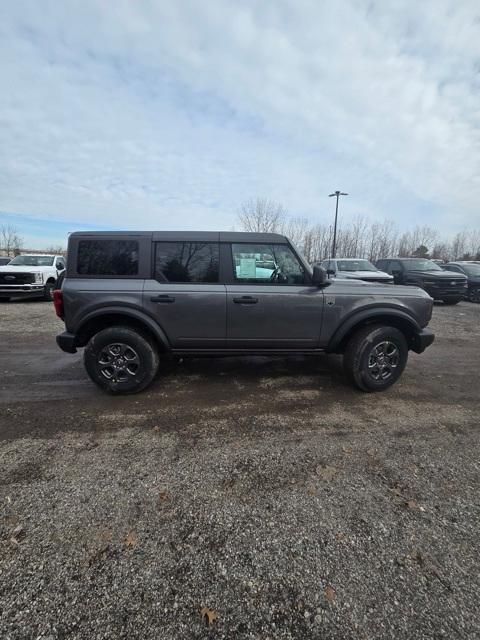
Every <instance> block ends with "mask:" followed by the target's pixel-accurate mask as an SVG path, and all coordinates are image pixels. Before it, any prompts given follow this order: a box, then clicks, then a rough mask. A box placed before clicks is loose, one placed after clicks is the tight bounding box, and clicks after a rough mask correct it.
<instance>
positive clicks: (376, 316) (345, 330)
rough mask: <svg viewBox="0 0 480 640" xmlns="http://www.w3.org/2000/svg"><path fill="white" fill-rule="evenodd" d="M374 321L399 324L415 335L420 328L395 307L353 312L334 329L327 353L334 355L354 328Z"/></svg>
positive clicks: (415, 321) (406, 314) (414, 321)
mask: <svg viewBox="0 0 480 640" xmlns="http://www.w3.org/2000/svg"><path fill="white" fill-rule="evenodd" d="M376 320H378V321H379V322H380V321H381V320H383V321H386V322H388V320H393V321H394V323H395V324H401V325H403V326H405V327H406V328H408V329H409V330H410V331H411V332H412V334H416V333H418V332H420V331H421V327H420V325H419V323H418V322H417V320H415V318H413V317H412V316H411V315H409V314H408V313H407V312H406V311H403V310H401V309H396V308H395V307H388V306H382V307H378V306H376V307H375V308H370V309H363V310H359V311H355V312H353V313H352V314H351V315H349V316H347V317H346V318H345V319H344V320H343V322H342V324H341V325H340V326H339V327H338V328H337V329H336V331H335V333H334V334H333V335H332V337H331V338H330V341H329V343H328V346H327V348H326V351H327V352H331V353H334V352H336V351H337V350H338V349H339V347H340V346H341V345H342V342H343V340H344V339H345V337H346V336H348V335H349V334H350V333H351V331H352V330H353V329H355V327H356V326H361V325H363V324H365V323H366V322H372V323H374V322H375V321H376Z"/></svg>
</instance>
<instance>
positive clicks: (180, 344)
mask: <svg viewBox="0 0 480 640" xmlns="http://www.w3.org/2000/svg"><path fill="white" fill-rule="evenodd" d="M163 298H165V301H163V300H162V299H163ZM143 308H144V310H145V311H146V312H147V313H148V314H149V315H151V316H152V317H153V318H155V320H156V321H157V322H158V324H159V325H160V326H161V327H162V329H163V331H164V332H165V334H166V336H167V338H168V341H169V344H170V345H171V346H172V348H174V349H188V348H189V347H193V348H197V349H206V348H223V347H225V346H226V292H225V285H223V284H187V283H181V284H174V283H161V282H157V280H152V279H149V280H146V281H145V287H144V292H143Z"/></svg>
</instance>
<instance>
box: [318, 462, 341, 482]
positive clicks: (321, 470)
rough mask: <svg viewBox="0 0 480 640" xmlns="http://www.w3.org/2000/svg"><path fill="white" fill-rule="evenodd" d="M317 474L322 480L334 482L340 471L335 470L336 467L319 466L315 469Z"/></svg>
mask: <svg viewBox="0 0 480 640" xmlns="http://www.w3.org/2000/svg"><path fill="white" fill-rule="evenodd" d="M315 473H316V474H317V476H319V477H320V478H321V479H322V480H332V478H334V477H335V476H336V475H337V473H338V470H337V469H335V467H330V466H329V465H326V466H325V467H322V465H320V464H319V465H318V467H317V468H316V469H315Z"/></svg>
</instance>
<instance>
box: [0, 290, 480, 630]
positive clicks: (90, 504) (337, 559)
mask: <svg viewBox="0 0 480 640" xmlns="http://www.w3.org/2000/svg"><path fill="white" fill-rule="evenodd" d="M431 327H432V328H433V329H434V331H435V332H436V334H437V340H436V342H435V344H434V345H433V346H432V347H431V348H430V349H428V350H427V352H426V353H425V354H423V355H420V356H418V355H416V354H411V356H410V359H409V364H408V367H407V370H406V371H405V373H404V375H403V378H402V379H401V381H400V382H399V383H398V384H397V385H396V386H395V387H394V388H392V389H391V390H389V391H388V392H385V393H383V394H375V395H366V394H362V393H360V392H357V391H355V390H353V389H352V388H350V387H349V386H348V385H347V384H346V383H345V381H344V379H343V376H342V373H341V368H340V363H339V359H338V358H337V357H323V358H318V359H317V358H315V359H308V358H289V359H285V358H228V359H221V360H213V359H202V360H200V359H197V360H191V361H184V362H182V363H180V364H173V363H168V362H165V363H164V364H163V366H162V372H161V375H160V376H159V378H158V380H157V381H156V382H155V384H154V385H153V387H152V388H151V389H150V390H148V391H147V392H144V393H143V394H141V395H139V396H134V397H124V398H112V397H109V396H105V395H102V393H101V392H100V391H98V390H97V389H96V388H95V387H94V386H93V385H92V384H91V383H90V382H89V380H88V379H87V378H86V374H85V373H84V371H83V367H82V365H81V356H80V354H78V355H74V356H71V355H68V354H63V353H61V352H60V351H58V350H57V348H56V346H55V343H54V340H53V336H54V335H55V333H57V332H58V331H59V330H61V328H62V325H61V323H60V322H59V321H57V320H56V318H55V317H54V315H53V310H52V308H51V305H49V304H48V303H44V302H35V301H32V302H27V301H25V302H17V303H15V302H13V303H8V304H1V305H0V506H1V508H0V638H1V639H2V640H8V639H19V640H20V639H22V640H24V639H29V638H32V639H36V640H40V639H43V640H47V639H49V640H52V639H62V638H68V639H72V640H73V639H88V640H90V639H96V638H98V639H100V638H102V639H104V638H112V639H113V638H115V639H117V638H128V639H134V638H142V639H150V638H152V639H163V638H165V639H169V640H170V639H172V638H188V639H190V638H192V639H195V638H225V639H227V638H228V639H232V638H235V639H237V638H238V639H244V638H245V639H247V638H248V639H250V638H258V639H262V640H267V639H268V638H270V639H271V640H273V639H277V638H295V639H297V638H298V639H302V640H308V639H310V638H311V639H313V638H315V639H317V638H318V639H320V638H322V639H329V638H331V639H335V640H337V639H342V638H345V639H346V638H348V639H350V638H352V639H353V638H355V639H356V638H358V639H372V638H395V639H403V638H405V639H407V638H408V639H412V638H415V640H419V639H421V638H432V639H433V638H442V637H445V638H472V639H473V638H478V637H480V615H479V610H478V593H479V589H480V580H479V547H480V542H479V502H480V500H479V495H480V492H479V462H478V460H479V435H478V418H479V409H478V402H479V382H480V370H479V364H478V363H479V362H480V339H479V338H480V305H472V304H469V303H461V304H460V305H458V306H457V307H442V306H441V305H438V306H436V307H435V310H434V317H433V320H432V323H431ZM209 622H210V624H209Z"/></svg>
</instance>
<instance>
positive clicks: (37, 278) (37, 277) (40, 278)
mask: <svg viewBox="0 0 480 640" xmlns="http://www.w3.org/2000/svg"><path fill="white" fill-rule="evenodd" d="M42 283H43V273H41V272H39V273H38V272H37V273H36V274H35V284H42Z"/></svg>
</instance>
